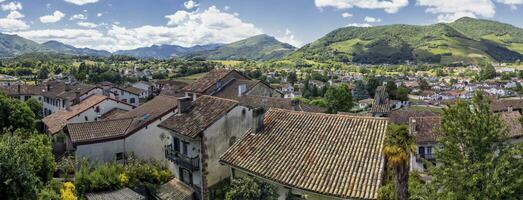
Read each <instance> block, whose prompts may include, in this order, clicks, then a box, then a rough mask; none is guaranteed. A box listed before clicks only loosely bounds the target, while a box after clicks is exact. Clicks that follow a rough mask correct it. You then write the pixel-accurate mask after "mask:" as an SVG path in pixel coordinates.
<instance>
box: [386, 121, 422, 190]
mask: <svg viewBox="0 0 523 200" xmlns="http://www.w3.org/2000/svg"><path fill="white" fill-rule="evenodd" d="M413 151H415V141H414V137H413V136H411V135H410V134H409V128H408V127H407V126H405V125H397V124H390V125H389V127H388V128H387V136H386V137H385V147H384V148H383V153H384V154H385V156H386V158H387V164H388V166H389V167H390V168H392V171H393V174H394V188H395V190H396V195H397V197H398V199H399V200H407V199H408V198H409V190H408V180H409V158H410V153H411V152H413Z"/></svg>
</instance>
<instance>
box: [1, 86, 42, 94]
mask: <svg viewBox="0 0 523 200" xmlns="http://www.w3.org/2000/svg"><path fill="white" fill-rule="evenodd" d="M44 91H45V86H43V85H27V84H22V85H20V91H18V85H10V86H2V87H0V92H3V93H4V94H6V95H7V96H20V95H42V94H43V93H44Z"/></svg>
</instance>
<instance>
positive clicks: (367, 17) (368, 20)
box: [363, 16, 381, 23]
mask: <svg viewBox="0 0 523 200" xmlns="http://www.w3.org/2000/svg"><path fill="white" fill-rule="evenodd" d="M363 20H364V21H365V22H368V23H376V22H381V19H380V18H375V17H369V16H366V17H365V19H363Z"/></svg>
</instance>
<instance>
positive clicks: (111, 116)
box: [102, 108, 128, 119]
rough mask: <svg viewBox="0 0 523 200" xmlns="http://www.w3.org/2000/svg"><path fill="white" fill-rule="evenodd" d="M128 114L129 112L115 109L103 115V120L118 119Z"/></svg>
mask: <svg viewBox="0 0 523 200" xmlns="http://www.w3.org/2000/svg"><path fill="white" fill-rule="evenodd" d="M126 112H128V110H124V109H120V108H113V109H112V110H110V111H109V112H106V113H105V114H103V115H102V119H116V118H118V116H119V115H121V114H124V113H126Z"/></svg>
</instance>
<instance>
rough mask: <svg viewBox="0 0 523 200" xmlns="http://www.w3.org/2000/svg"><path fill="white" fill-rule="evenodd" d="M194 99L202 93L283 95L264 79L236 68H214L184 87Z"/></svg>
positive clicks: (186, 94)
mask: <svg viewBox="0 0 523 200" xmlns="http://www.w3.org/2000/svg"><path fill="white" fill-rule="evenodd" d="M182 91H183V92H185V96H189V97H192V98H193V100H195V99H196V98H198V97H199V96H201V95H211V96H218V97H223V98H228V99H235V98H236V97H238V96H242V95H257V96H269V97H283V94H282V93H280V92H279V91H277V90H276V89H274V88H272V87H271V86H270V85H268V84H267V83H265V82H263V81H257V80H250V79H249V78H247V77H245V76H244V75H242V74H241V73H240V72H238V71H236V70H227V69H214V70H211V71H210V72H208V73H207V74H206V75H205V76H203V77H201V78H199V79H198V80H196V81H195V82H194V83H192V84H190V85H188V86H186V87H184V88H183V89H182Z"/></svg>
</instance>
